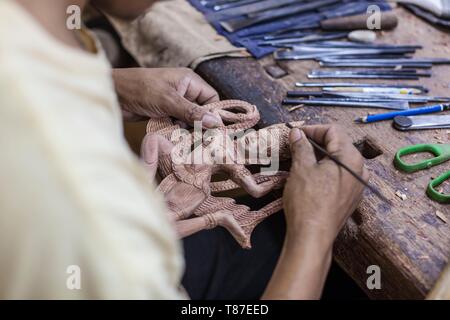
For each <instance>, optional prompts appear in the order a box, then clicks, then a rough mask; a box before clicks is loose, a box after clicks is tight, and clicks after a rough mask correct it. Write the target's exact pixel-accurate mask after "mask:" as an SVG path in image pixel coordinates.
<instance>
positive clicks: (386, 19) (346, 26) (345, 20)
mask: <svg viewBox="0 0 450 320" xmlns="http://www.w3.org/2000/svg"><path fill="white" fill-rule="evenodd" d="M369 17H370V15H367V14H362V15H353V16H348V17H339V18H332V19H326V20H322V21H321V22H320V27H321V28H322V29H323V30H363V29H367V21H368V19H369ZM380 19H381V20H380V21H381V24H380V29H379V30H392V29H395V28H396V27H397V25H398V19H397V16H396V15H395V13H393V12H382V13H381V15H380Z"/></svg>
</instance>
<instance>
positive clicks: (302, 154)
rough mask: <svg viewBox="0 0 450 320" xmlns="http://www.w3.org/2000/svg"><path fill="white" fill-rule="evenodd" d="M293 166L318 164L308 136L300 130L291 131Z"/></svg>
mask: <svg viewBox="0 0 450 320" xmlns="http://www.w3.org/2000/svg"><path fill="white" fill-rule="evenodd" d="M289 144H290V146H291V154H292V165H293V166H296V167H297V166H312V165H314V164H316V163H317V159H316V155H315V154H314V148H313V146H312V145H311V143H309V141H308V139H307V137H306V135H305V134H304V132H303V131H301V130H300V129H298V128H294V129H292V130H291V133H290V135H289Z"/></svg>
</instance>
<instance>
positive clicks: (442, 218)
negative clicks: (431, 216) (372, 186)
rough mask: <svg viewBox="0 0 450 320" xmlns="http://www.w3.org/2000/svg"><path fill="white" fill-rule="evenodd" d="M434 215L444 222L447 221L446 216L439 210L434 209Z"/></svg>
mask: <svg viewBox="0 0 450 320" xmlns="http://www.w3.org/2000/svg"><path fill="white" fill-rule="evenodd" d="M436 217H438V218H439V219H441V220H442V221H443V222H444V223H447V222H448V219H447V217H446V216H445V215H444V214H443V213H442V212H440V211H439V210H438V211H436Z"/></svg>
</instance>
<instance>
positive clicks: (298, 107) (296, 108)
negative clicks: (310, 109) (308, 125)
mask: <svg viewBox="0 0 450 320" xmlns="http://www.w3.org/2000/svg"><path fill="white" fill-rule="evenodd" d="M303 107H304V105H303V104H300V105H298V106H294V107H291V108H289V109H288V111H289V112H294V111H295V110H298V109H301V108H303Z"/></svg>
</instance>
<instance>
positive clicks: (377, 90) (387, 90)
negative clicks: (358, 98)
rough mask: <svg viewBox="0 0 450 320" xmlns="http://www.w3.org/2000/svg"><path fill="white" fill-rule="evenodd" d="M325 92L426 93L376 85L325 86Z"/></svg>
mask: <svg viewBox="0 0 450 320" xmlns="http://www.w3.org/2000/svg"><path fill="white" fill-rule="evenodd" d="M322 90H323V91H324V92H354V93H366V94H396V95H399V94H401V95H418V94H421V93H424V92H423V91H422V90H420V89H416V88H374V87H368V88H364V87H330V88H327V87H324V88H322Z"/></svg>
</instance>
